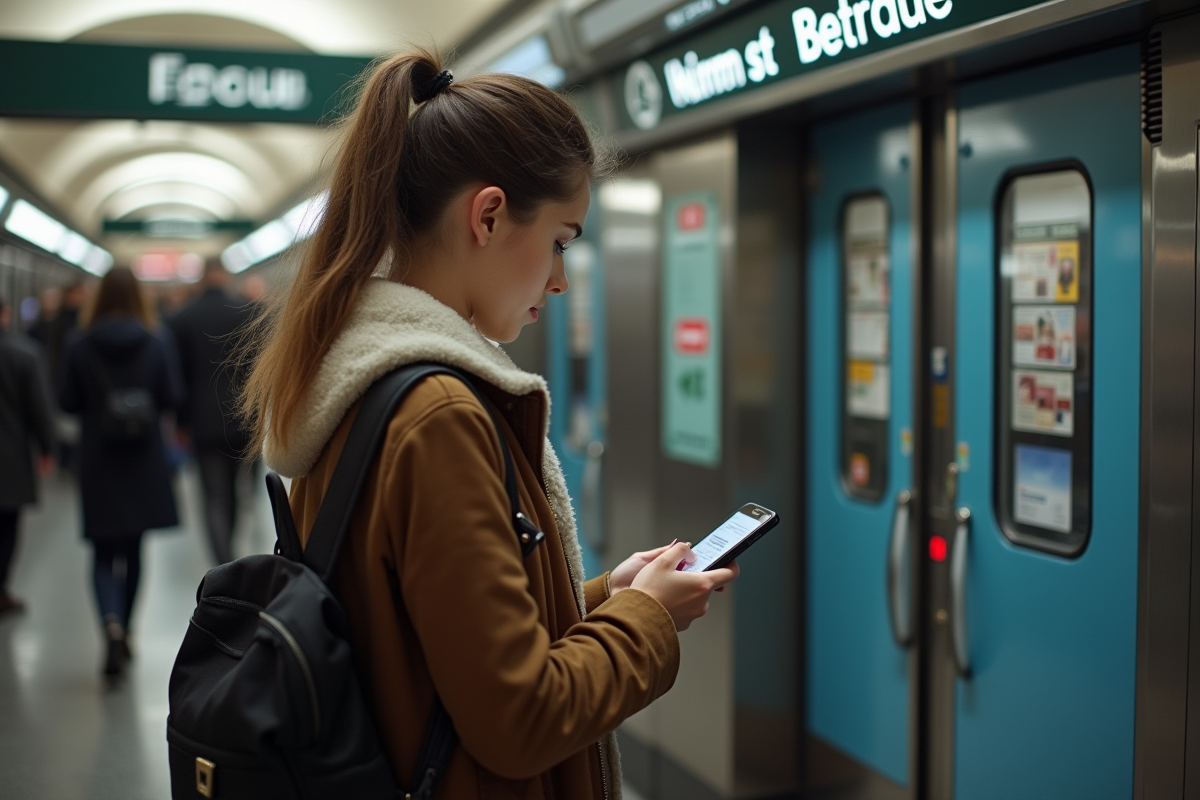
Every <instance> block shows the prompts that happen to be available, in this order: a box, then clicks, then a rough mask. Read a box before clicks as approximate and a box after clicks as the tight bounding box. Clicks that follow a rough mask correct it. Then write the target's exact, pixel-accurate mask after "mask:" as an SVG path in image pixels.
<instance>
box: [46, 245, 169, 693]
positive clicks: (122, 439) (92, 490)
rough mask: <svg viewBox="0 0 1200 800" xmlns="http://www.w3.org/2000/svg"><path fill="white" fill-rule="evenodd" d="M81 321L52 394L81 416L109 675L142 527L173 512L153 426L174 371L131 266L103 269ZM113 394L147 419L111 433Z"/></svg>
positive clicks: (121, 656) (82, 468)
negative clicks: (139, 404)
mask: <svg viewBox="0 0 1200 800" xmlns="http://www.w3.org/2000/svg"><path fill="white" fill-rule="evenodd" d="M81 323H82V329H83V330H82V335H81V336H78V337H77V338H76V339H75V340H74V341H72V342H70V343H69V344H68V345H67V347H66V350H65V352H64V354H63V363H62V372H61V375H60V376H59V387H58V397H59V404H60V405H61V406H62V409H63V410H64V411H66V412H67V413H69V414H78V415H79V416H80V419H81V422H82V425H81V453H80V465H79V491H80V498H81V500H82V503H83V535H84V536H85V537H86V538H87V539H88V540H89V541H90V542H91V543H92V548H93V551H94V559H93V568H92V578H93V584H94V588H95V591H96V604H97V606H98V607H99V609H100V619H101V623H102V624H103V626H104V634H105V639H106V641H107V651H106V654H105V659H104V674H105V675H107V676H110V677H114V676H117V675H120V674H121V672H122V671H123V670H124V668H125V665H126V662H127V661H128V659H129V647H128V644H127V642H126V639H125V636H126V632H127V631H128V629H129V619H130V616H131V615H132V612H133V601H134V598H135V597H136V596H137V590H138V582H139V578H140V577H141V548H142V534H144V533H145V532H146V531H147V530H149V529H150V528H165V527H168V526H171V525H175V524H177V523H178V521H179V518H178V515H177V513H176V509H175V495H174V493H173V491H172V489H171V483H170V477H169V476H170V473H169V471H168V469H167V460H166V451H165V449H164V447H163V440H162V432H161V429H160V428H159V425H158V415H159V414H162V413H164V412H167V411H171V410H173V409H175V408H176V407H177V405H178V403H179V395H180V389H179V378H178V376H177V374H176V370H175V366H174V355H173V354H172V353H171V352H170V350H169V348H168V347H167V345H166V344H165V343H164V342H163V340H162V339H160V338H159V337H158V336H157V335H155V333H154V330H155V327H156V325H155V320H154V317H153V313H152V311H151V306H150V305H149V303H148V302H147V300H146V298H145V296H144V294H143V292H142V288H141V286H140V285H139V284H138V281H137V278H135V277H134V276H133V273H132V272H130V271H129V269H128V268H125V267H113V268H112V269H111V270H109V271H108V273H106V274H105V276H104V278H103V279H102V280H101V281H100V287H99V289H97V291H96V295H95V297H94V298H93V301H92V304H91V306H90V307H88V308H86V309H85V310H84V312H83V316H82V318H81ZM131 390H132V391H131ZM138 390H141V391H140V393H139V392H138ZM115 394H121V395H122V396H124V397H125V398H126V399H127V400H128V401H130V402H135V403H136V402H137V401H143V402H142V405H143V406H145V407H149V412H148V414H146V416H148V417H150V424H140V425H138V424H135V423H136V420H134V419H130V420H126V423H127V425H133V427H132V428H129V429H128V432H126V431H120V432H114V430H113V423H114V420H113V418H112V416H111V413H110V402H111V401H112V399H113V397H114V395H115ZM135 413H136V412H135ZM143 423H144V420H143Z"/></svg>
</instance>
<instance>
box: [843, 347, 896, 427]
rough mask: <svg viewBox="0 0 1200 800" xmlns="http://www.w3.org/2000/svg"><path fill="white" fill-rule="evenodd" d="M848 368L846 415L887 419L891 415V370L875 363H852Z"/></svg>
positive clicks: (884, 365)
mask: <svg viewBox="0 0 1200 800" xmlns="http://www.w3.org/2000/svg"><path fill="white" fill-rule="evenodd" d="M847 367H848V368H847V370H846V373H847V380H846V413H848V414H850V416H853V417H866V418H868V419H887V418H888V415H889V414H890V413H891V380H890V378H891V374H890V371H891V368H890V367H889V366H888V365H887V364H877V363H875V362H874V361H851V362H850V363H849V364H848V365H847Z"/></svg>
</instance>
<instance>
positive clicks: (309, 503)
mask: <svg viewBox="0 0 1200 800" xmlns="http://www.w3.org/2000/svg"><path fill="white" fill-rule="evenodd" d="M595 171H596V156H595V153H594V150H593V147H592V143H591V141H590V139H589V137H588V134H587V131H586V129H585V127H584V125H583V123H582V122H581V121H580V119H579V118H578V116H577V115H576V113H575V111H574V110H573V109H572V107H571V106H570V105H569V104H568V103H567V102H566V101H565V100H564V99H563V98H561V97H559V96H558V95H557V94H555V93H554V92H552V91H550V90H549V89H546V88H545V87H543V86H541V85H539V84H536V83H534V82H532V81H529V80H526V79H524V78H519V77H514V76H511V75H495V74H489V75H480V76H477V77H473V78H469V79H467V80H464V81H461V82H457V83H452V82H451V76H450V74H449V73H448V72H443V71H442V67H441V65H440V64H439V63H438V61H437V59H436V57H434V56H432V55H429V54H426V53H417V54H412V55H400V56H396V57H393V58H391V59H389V60H386V61H384V62H382V63H381V64H379V65H378V67H377V68H376V69H375V71H374V73H373V74H372V75H371V77H370V78H369V79H368V80H367V81H366V83H365V85H364V87H363V90H362V95H361V97H360V99H359V103H358V108H357V110H356V112H355V114H354V116H353V118H352V119H351V120H350V122H349V125H348V129H347V131H346V138H345V140H344V144H343V145H342V150H341V153H340V157H339V160H338V163H337V167H336V170H335V173H334V176H333V181H332V186H331V189H330V195H329V203H328V207H327V211H326V212H325V216H324V219H323V221H322V222H321V225H320V228H319V229H318V231H317V232H316V234H315V236H314V237H313V239H312V242H311V245H310V248H309V250H308V251H307V253H306V255H305V256H304V259H303V262H302V264H301V266H300V268H299V272H298V274H297V275H296V278H295V282H294V283H293V285H292V287H291V289H290V292H289V294H288V296H287V297H286V299H285V300H284V302H283V305H282V307H281V309H279V311H278V312H277V313H276V314H275V315H274V317H273V318H272V319H273V322H272V323H271V324H272V325H273V329H272V330H271V332H270V334H269V338H268V339H267V341H266V342H265V344H264V345H263V347H262V350H261V352H260V354H259V356H258V359H257V361H256V364H255V368H254V370H253V372H252V373H251V376H250V378H249V380H248V383H247V387H246V391H245V397H244V403H245V410H246V411H247V412H248V413H249V414H251V416H252V418H253V419H255V420H256V421H257V437H258V442H259V443H260V444H262V445H263V446H264V452H265V456H266V460H267V463H268V464H269V465H270V466H272V467H273V468H274V469H276V470H278V471H279V472H280V473H282V474H284V475H289V476H295V477H296V478H297V480H295V482H294V483H293V484H292V495H291V502H292V510H293V512H294V514H295V517H296V521H297V525H298V528H299V529H300V532H301V537H302V539H303V538H306V537H307V535H308V531H309V530H310V529H311V527H312V524H313V522H314V519H315V517H316V514H317V510H318V508H319V507H320V503H321V499H322V496H323V494H324V492H325V489H326V486H327V485H328V482H329V480H330V478H331V476H332V473H333V470H334V467H335V466H336V464H337V461H338V457H339V456H340V455H341V451H342V447H343V446H344V443H345V439H346V436H347V434H348V432H349V429H350V426H351V424H352V422H353V419H354V416H355V412H356V411H357V401H358V399H359V398H360V397H361V396H362V394H363V392H364V391H365V390H366V389H367V387H369V386H370V385H371V383H372V382H373V381H375V379H377V378H379V377H380V376H382V375H384V374H386V373H387V372H389V371H391V370H392V369H394V368H396V367H397V366H400V365H404V364H407V363H412V362H417V361H436V362H440V363H444V364H449V365H452V366H456V367H459V368H461V369H463V370H465V371H467V372H469V373H471V374H472V375H473V376H475V377H476V378H477V379H478V381H477V383H478V385H479V386H480V387H481V389H482V390H483V392H484V394H485V395H486V396H487V398H488V404H489V406H490V410H491V412H492V414H493V415H494V416H495V418H496V420H497V421H498V423H499V425H500V427H501V429H502V431H503V435H504V437H505V440H506V441H507V443H508V447H509V449H510V450H511V452H512V454H513V460H514V462H515V469H516V471H517V473H518V474H517V479H518V482H519V495H520V503H521V509H522V511H523V512H524V514H525V515H526V516H527V517H529V519H530V520H532V521H533V523H534V524H536V525H537V526H538V527H539V528H540V529H541V530H542V531H544V532H545V534H546V539H545V541H544V542H543V543H542V544H541V545H540V546H539V547H538V548H537V549H536V550H534V551H533V553H532V554H530V555H529V556H528V557H526V558H522V556H521V551H520V548H519V546H518V543H517V540H516V537H515V536H514V534H513V530H512V526H511V520H510V512H509V504H508V499H507V495H506V493H505V489H504V462H503V456H502V454H501V450H500V443H499V440H498V438H497V436H496V432H495V428H494V427H493V424H492V421H491V418H490V417H489V415H488V410H487V409H485V408H484V407H483V406H482V405H481V404H480V403H479V401H478V400H477V399H476V398H475V396H474V395H473V394H472V393H471V391H470V390H469V389H468V388H467V387H466V386H465V385H463V384H462V383H460V382H459V381H457V380H454V379H450V378H447V377H444V376H438V377H434V378H430V379H427V380H426V381H424V382H423V383H422V384H421V385H419V386H417V387H416V388H415V389H414V390H413V392H412V393H411V394H410V395H409V396H408V398H407V399H406V400H405V402H404V403H403V404H402V405H401V407H400V409H399V410H398V411H397V412H396V414H395V416H394V418H393V420H392V422H391V424H390V426H389V428H388V430H387V434H386V438H385V440H384V443H383V445H382V448H381V453H380V455H379V456H378V458H377V459H376V461H375V463H374V464H373V465H372V468H371V470H372V471H371V473H370V477H369V479H368V483H367V487H366V489H365V490H364V492H363V495H362V497H361V499H360V500H359V506H358V508H357V510H356V516H355V525H354V528H353V532H352V535H351V536H350V539H349V541H348V543H347V544H346V546H345V549H344V550H343V552H342V555H341V560H340V562H339V566H338V575H337V579H336V584H335V586H334V591H335V593H336V594H337V595H338V597H339V599H340V600H341V602H342V603H343V604H344V606H345V609H346V611H347V613H348V615H349V618H350V624H351V639H352V642H353V644H354V651H355V656H356V661H357V664H358V669H359V671H360V675H361V678H362V681H363V686H364V687H365V691H366V692H367V694H368V699H369V701H370V704H371V706H372V708H373V710H374V716H375V721H376V724H377V726H378V728H379V731H380V734H381V736H382V739H383V742H384V746H385V749H386V752H387V753H388V756H389V758H390V761H391V764H392V768H393V770H394V772H395V776H396V779H397V781H398V782H399V783H401V784H402V785H411V784H412V782H413V777H414V776H413V772H414V768H415V763H416V761H417V758H418V754H419V751H420V748H421V744H422V739H423V736H424V733H425V727H426V722H427V720H428V719H429V714H430V709H431V707H432V704H433V700H434V697H435V695H436V696H437V697H440V699H441V701H442V703H443V704H444V706H445V708H446V710H447V712H448V713H449V715H450V717H451V719H452V720H453V722H454V726H455V729H456V730H457V732H458V735H459V739H460V746H459V747H458V749H457V750H456V752H455V754H454V756H453V759H452V761H451V763H450V766H449V768H448V770H447V773H446V775H445V778H444V781H443V783H442V785H441V786H440V787H439V790H438V794H437V796H438V797H441V798H454V799H455V800H460V799H462V800H468V799H469V800H473V799H474V798H521V799H530V800H532V799H533V798H538V799H542V798H558V799H559V800H583V799H584V798H594V800H604V799H606V798H616V797H619V796H620V767H619V761H618V756H617V753H616V748H615V740H614V738H613V737H612V735H611V734H612V732H613V730H614V729H615V728H616V727H617V725H618V724H620V723H621V722H622V721H623V720H624V719H625V718H626V717H628V716H630V715H631V714H633V713H634V712H636V711H638V710H640V709H642V708H644V707H645V706H647V705H648V704H649V703H650V702H652V701H653V700H654V699H656V698H657V697H659V696H660V695H662V694H663V693H664V692H666V691H667V690H668V689H669V688H670V687H671V684H672V683H673V681H674V679H675V674H676V671H677V668H678V663H679V643H678V637H677V634H676V631H677V630H683V629H685V628H687V627H688V625H689V624H690V623H691V622H692V621H693V620H695V619H696V618H698V617H700V616H701V615H703V614H704V612H705V611H706V610H707V607H708V598H709V594H710V593H711V592H712V591H713V590H714V589H717V588H718V587H720V586H723V585H724V584H726V583H728V582H729V581H731V580H733V579H734V577H735V575H736V568H734V569H726V570H718V571H714V572H708V573H700V574H691V573H684V572H677V571H676V569H675V568H676V566H677V565H678V564H679V562H680V561H681V560H684V559H687V560H691V559H693V558H694V556H692V554H691V551H690V550H689V549H688V547H687V545H686V544H683V543H679V544H673V545H672V546H668V547H661V548H658V549H657V550H653V551H649V552H646V553H638V554H635V555H634V556H632V557H631V558H630V559H629V560H627V561H626V562H624V563H623V564H621V565H620V566H619V567H618V568H617V569H615V570H613V571H612V572H611V573H610V574H607V575H603V576H600V577H598V578H593V579H592V580H590V581H588V582H586V583H583V582H582V580H583V574H582V573H583V569H582V564H581V559H580V551H579V544H578V542H577V540H576V537H575V522H574V515H573V513H572V510H571V505H570V500H569V498H568V497H567V492H566V487H565V485H564V483H563V478H562V473H561V471H560V469H559V466H558V460H557V459H556V457H555V455H554V453H553V451H552V450H551V448H550V445H549V443H548V442H547V441H546V438H545V434H546V431H547V423H548V417H549V410H550V399H549V397H548V395H547V392H546V384H545V382H544V381H543V380H542V379H541V378H540V377H538V376H536V375H531V374H529V373H526V372H522V371H521V370H520V369H518V368H517V367H516V366H515V365H514V364H513V363H512V361H511V360H509V358H508V357H507V356H506V355H505V354H504V352H503V351H502V350H500V349H499V348H497V347H496V346H495V345H494V344H493V342H496V341H499V342H507V341H511V340H513V339H515V338H516V336H517V335H518V333H520V331H521V329H522V327H523V326H525V325H527V324H530V323H532V322H535V321H536V320H537V318H538V310H539V309H540V308H541V307H542V306H543V305H544V303H545V300H546V295H547V294H559V293H561V292H565V291H566V290H567V281H566V278H565V277H564V273H563V260H562V254H563V251H564V249H566V247H568V246H569V243H570V241H571V240H572V239H574V238H576V237H578V236H579V235H580V233H581V230H582V228H581V226H582V224H583V219H584V216H585V215H586V213H587V208H588V203H589V199H590V195H589V185H590V183H591V181H592V179H593V177H594V172H595ZM485 337H486V338H485ZM489 339H491V340H492V341H491V342H490V341H488V340H489Z"/></svg>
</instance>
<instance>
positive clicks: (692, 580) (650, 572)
mask: <svg viewBox="0 0 1200 800" xmlns="http://www.w3.org/2000/svg"><path fill="white" fill-rule="evenodd" d="M660 550H661V548H660ZM695 560H696V554H695V553H693V552H692V549H691V548H690V547H688V545H687V543H685V542H679V543H678V544H674V545H671V546H670V547H668V548H666V549H665V550H661V554H660V555H659V556H658V557H657V558H655V559H654V560H653V561H651V562H650V563H649V564H646V565H645V566H644V567H643V568H642V569H641V570H640V571H639V572H638V574H637V577H636V578H634V579H633V583H632V585H631V586H630V588H632V589H637V590H638V591H642V592H645V593H646V594H648V595H650V596H651V597H653V598H654V599H655V600H657V601H658V602H660V603H662V605H663V607H664V608H665V609H667V613H668V614H670V615H671V619H673V620H674V621H675V630H677V631H686V630H687V629H688V627H689V626H690V625H691V624H692V623H693V622H695V621H696V620H698V619H699V618H700V617H703V616H704V615H705V614H706V613H708V596H709V595H710V594H712V592H713V590H715V589H719V588H721V587H724V586H725V585H727V584H729V583H730V582H732V581H733V579H734V578H736V577H737V576H738V566H737V564H730V565H729V566H728V567H724V568H722V569H714V570H711V571H710V572H682V571H680V570H679V569H678V567H679V562H681V561H687V562H688V563H691V562H693V561H695ZM622 566H624V565H622ZM609 582H610V584H611V582H612V576H609Z"/></svg>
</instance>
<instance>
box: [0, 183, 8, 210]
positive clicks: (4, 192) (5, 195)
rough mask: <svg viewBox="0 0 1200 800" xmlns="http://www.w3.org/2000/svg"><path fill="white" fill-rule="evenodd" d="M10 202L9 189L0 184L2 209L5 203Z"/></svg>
mask: <svg viewBox="0 0 1200 800" xmlns="http://www.w3.org/2000/svg"><path fill="white" fill-rule="evenodd" d="M7 202H8V189H5V188H4V187H3V186H0V211H3V210H4V204H5V203H7Z"/></svg>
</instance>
